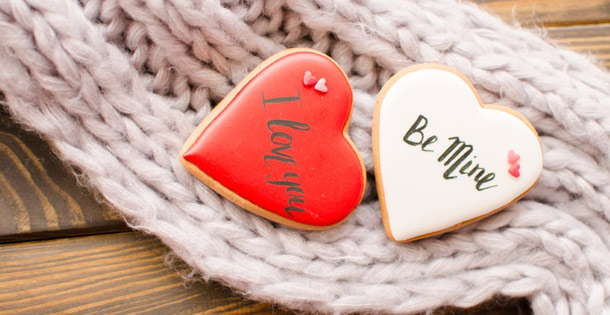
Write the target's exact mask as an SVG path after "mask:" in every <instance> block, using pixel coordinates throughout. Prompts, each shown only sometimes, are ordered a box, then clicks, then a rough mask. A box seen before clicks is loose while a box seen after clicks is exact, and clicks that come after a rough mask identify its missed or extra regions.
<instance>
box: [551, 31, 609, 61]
mask: <svg viewBox="0 0 610 315" xmlns="http://www.w3.org/2000/svg"><path fill="white" fill-rule="evenodd" d="M546 32H547V34H548V36H549V38H551V40H552V41H554V42H555V43H557V44H559V45H561V46H564V47H568V48H570V49H572V50H574V51H577V52H579V53H584V54H588V55H591V56H594V57H596V58H598V60H599V64H600V66H604V67H610V24H598V25H579V26H566V27H549V28H547V29H546Z"/></svg>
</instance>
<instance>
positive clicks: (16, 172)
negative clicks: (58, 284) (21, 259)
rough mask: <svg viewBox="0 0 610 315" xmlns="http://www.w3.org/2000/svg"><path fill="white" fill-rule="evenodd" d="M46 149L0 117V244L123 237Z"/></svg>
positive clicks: (117, 223) (113, 219) (108, 213)
mask: <svg viewBox="0 0 610 315" xmlns="http://www.w3.org/2000/svg"><path fill="white" fill-rule="evenodd" d="M100 200H101V198H100V197H97V196H95V194H94V193H93V192H92V191H90V190H87V189H85V188H83V187H82V186H81V185H79V184H78V182H77V180H76V177H75V175H74V173H73V171H72V170H71V168H69V167H68V166H67V165H64V164H63V163H62V162H61V161H60V160H59V159H58V158H57V157H56V156H55V155H54V154H53V153H52V151H51V148H50V147H49V145H48V144H47V143H46V142H45V141H43V140H41V139H40V137H38V136H36V135H35V134H33V133H31V132H27V131H25V130H23V128H21V127H20V126H19V125H17V124H16V123H15V122H13V121H12V120H11V119H10V117H9V116H8V114H7V113H6V112H5V111H0V217H1V218H3V219H2V220H0V243H5V242H14V241H23V240H28V239H41V238H52V237H61V236H74V235H83V234H96V233H104V232H117V231H127V230H128V228H127V226H126V225H125V224H124V223H123V221H122V220H121V219H120V217H119V216H118V215H117V214H116V213H115V212H114V211H113V210H112V209H111V208H110V207H109V206H108V205H106V204H105V203H102V202H100Z"/></svg>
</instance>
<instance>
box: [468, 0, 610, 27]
mask: <svg viewBox="0 0 610 315" xmlns="http://www.w3.org/2000/svg"><path fill="white" fill-rule="evenodd" d="M471 1H472V2H475V3H478V4H480V5H481V7H483V8H485V9H488V10H489V11H491V12H493V13H495V14H497V15H499V16H500V17H501V18H502V19H503V20H505V21H507V22H509V23H511V22H513V21H516V22H518V23H520V24H521V25H523V26H532V25H545V26H564V25H577V24H597V23H608V22H610V0H562V1H557V0H471Z"/></svg>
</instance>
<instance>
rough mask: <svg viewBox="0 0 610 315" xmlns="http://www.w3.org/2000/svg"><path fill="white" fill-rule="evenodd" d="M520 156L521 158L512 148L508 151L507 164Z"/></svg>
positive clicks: (517, 159)
mask: <svg viewBox="0 0 610 315" xmlns="http://www.w3.org/2000/svg"><path fill="white" fill-rule="evenodd" d="M520 158H521V156H520V155H519V154H516V153H515V151H514V150H509V151H508V163H509V164H514V163H515V162H517V161H519V159H520Z"/></svg>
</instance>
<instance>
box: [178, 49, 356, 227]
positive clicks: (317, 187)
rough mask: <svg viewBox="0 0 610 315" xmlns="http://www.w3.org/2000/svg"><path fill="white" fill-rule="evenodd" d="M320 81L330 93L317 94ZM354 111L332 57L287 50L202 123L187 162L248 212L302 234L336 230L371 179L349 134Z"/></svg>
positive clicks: (185, 152)
mask: <svg viewBox="0 0 610 315" xmlns="http://www.w3.org/2000/svg"><path fill="white" fill-rule="evenodd" d="M314 76H317V77H324V78H325V82H323V85H324V88H325V91H318V90H316V89H315V85H314V84H313V82H311V81H312V80H313V79H315V77H314ZM312 78H313V79H312ZM318 82H319V81H318ZM351 111H352V90H351V86H350V84H349V81H348V79H347V76H346V75H345V73H343V71H342V70H341V68H340V67H339V66H338V65H337V64H336V63H335V62H334V61H333V60H332V59H331V58H329V57H328V56H326V55H324V54H321V53H319V52H316V51H314V50H311V49H290V50H286V51H283V52H280V53H278V54H276V55H274V56H272V57H270V58H269V59H267V60H266V61H265V62H263V63H262V64H261V65H260V66H258V67H257V68H256V69H255V70H254V71H252V72H251V73H250V74H249V75H248V76H247V77H246V78H245V79H244V80H242V82H240V83H239V84H238V85H237V86H236V87H235V89H233V91H231V92H230V93H229V95H228V96H227V97H226V98H225V99H224V100H223V101H222V102H221V103H220V104H218V106H216V108H215V109H214V110H213V111H212V112H211V113H210V115H208V117H206V118H205V119H204V120H203V122H201V124H200V125H199V126H198V127H197V129H196V130H195V131H194V132H193V134H192V135H191V136H190V137H189V139H188V140H187V141H186V143H185V144H184V146H183V148H182V150H181V153H180V157H181V162H182V164H183V165H184V166H185V167H186V168H187V169H188V170H189V172H191V173H192V174H194V175H195V176H196V177H197V178H198V179H200V180H201V181H202V182H203V183H205V184H206V185H208V186H209V187H211V188H212V189H214V190H215V191H217V192H218V193H219V194H221V195H222V196H224V197H225V198H227V199H229V200H231V201H233V202H234V203H236V204H238V205H239V206H241V207H243V208H245V209H247V210H249V211H251V212H254V213H256V214H258V215H261V216H263V217H265V218H268V219H270V220H272V221H275V222H279V223H282V224H286V225H289V226H292V227H296V228H302V229H314V230H315V229H326V228H330V227H333V226H335V225H337V224H339V223H341V222H342V221H343V220H345V219H346V218H347V217H348V216H349V215H350V214H351V213H352V211H353V210H354V209H355V208H356V207H357V206H358V204H359V203H360V199H361V198H362V195H363V192H364V186H365V182H366V173H365V169H364V163H363V162H362V159H361V158H360V155H359V153H358V151H357V149H356V147H355V145H354V144H353V143H352V141H351V140H350V139H349V137H348V135H347V128H348V125H349V120H350V115H351Z"/></svg>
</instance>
